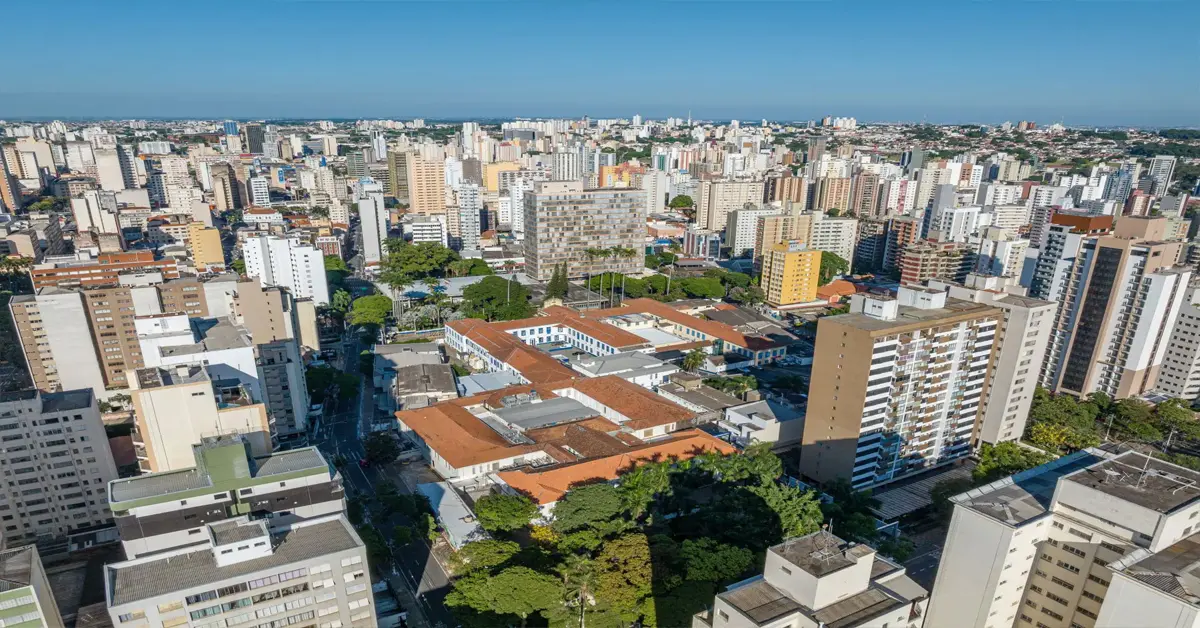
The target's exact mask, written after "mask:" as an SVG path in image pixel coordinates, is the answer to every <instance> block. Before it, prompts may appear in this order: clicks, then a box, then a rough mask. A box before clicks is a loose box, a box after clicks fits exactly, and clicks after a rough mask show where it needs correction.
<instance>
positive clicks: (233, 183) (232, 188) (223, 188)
mask: <svg viewBox="0 0 1200 628" xmlns="http://www.w3.org/2000/svg"><path fill="white" fill-rule="evenodd" d="M236 170H237V169H236V168H235V167H234V166H233V165H231V164H228V163H225V162H218V163H215V164H211V165H210V166H209V171H210V174H211V175H212V194H213V204H214V205H216V207H217V211H218V212H223V211H228V210H230V209H241V208H242V207H244V203H243V195H242V194H241V192H240V189H241V188H240V186H239V185H238V176H237V172H236Z"/></svg>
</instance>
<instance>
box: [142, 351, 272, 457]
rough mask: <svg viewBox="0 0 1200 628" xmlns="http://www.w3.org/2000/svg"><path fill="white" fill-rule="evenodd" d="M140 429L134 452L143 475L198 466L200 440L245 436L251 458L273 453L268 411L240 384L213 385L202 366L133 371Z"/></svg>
mask: <svg viewBox="0 0 1200 628" xmlns="http://www.w3.org/2000/svg"><path fill="white" fill-rule="evenodd" d="M130 377H131V381H130V390H129V396H130V397H131V398H132V399H133V410H134V420H135V422H136V426H137V427H136V430H135V431H134V433H133V440H134V449H135V450H136V451H137V456H138V464H139V465H140V466H141V468H142V470H143V471H151V472H158V471H172V470H176V469H186V468H189V467H191V466H193V465H194V464H195V458H194V456H193V455H192V446H193V445H196V444H198V443H200V441H201V439H203V438H206V437H212V436H220V435H225V434H241V435H242V436H243V437H244V438H245V439H246V441H247V442H248V443H249V445H250V451H251V454H252V455H253V456H265V455H269V454H270V453H271V450H272V449H273V448H274V443H273V442H272V440H271V425H270V422H269V421H268V420H267V408H266V406H265V405H263V404H261V403H253V399H251V396H250V393H249V391H247V390H246V389H245V388H243V387H242V386H240V385H239V384H238V383H237V382H236V381H224V380H218V381H213V380H212V379H211V378H210V377H209V373H208V369H207V368H206V367H204V366H201V365H198V364H192V365H179V366H173V367H169V368H154V367H152V368H143V369H136V370H131V371H130Z"/></svg>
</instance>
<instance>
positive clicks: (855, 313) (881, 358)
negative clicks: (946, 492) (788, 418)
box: [800, 287, 1003, 488]
mask: <svg viewBox="0 0 1200 628" xmlns="http://www.w3.org/2000/svg"><path fill="white" fill-rule="evenodd" d="M1002 318H1003V313H1002V312H1001V311H1000V310H999V309H997V308H994V307H991V306H988V305H984V304H979V303H970V302H967V301H961V300H959V299H950V298H947V297H946V293H945V292H941V291H936V290H930V289H928V288H911V287H901V288H900V290H899V292H898V294H897V296H896V297H894V298H893V297H887V296H880V295H873V294H857V295H854V296H852V297H851V301H850V313H849V314H843V315H840V316H827V317H825V318H822V319H821V320H820V322H819V324H818V325H817V342H816V351H815V356H816V357H815V359H814V361H813V367H812V379H811V380H810V382H809V392H808V395H809V396H808V411H807V414H806V418H805V424H804V439H803V441H802V449H801V457H800V470H801V473H803V474H804V475H805V476H807V477H808V478H811V479H814V480H817V481H818V482H828V481H830V480H833V479H835V478H843V479H847V480H850V481H851V482H852V484H853V485H854V487H855V488H867V487H870V486H874V485H879V484H883V483H886V482H890V481H893V480H896V479H899V478H902V477H905V476H907V475H910V474H913V473H917V472H919V471H922V470H925V469H928V468H930V467H932V466H936V465H941V464H945V463H949V462H953V461H954V460H959V459H962V458H964V457H966V456H967V455H968V454H970V452H971V439H972V437H973V435H974V433H975V430H976V426H977V424H978V422H979V420H980V418H981V417H982V416H983V406H982V400H983V398H984V396H985V393H986V388H987V377H988V374H989V372H990V371H991V369H992V364H993V361H994V349H993V347H994V345H995V339H996V330H997V328H998V327H999V324H1000V321H1001V320H1002Z"/></svg>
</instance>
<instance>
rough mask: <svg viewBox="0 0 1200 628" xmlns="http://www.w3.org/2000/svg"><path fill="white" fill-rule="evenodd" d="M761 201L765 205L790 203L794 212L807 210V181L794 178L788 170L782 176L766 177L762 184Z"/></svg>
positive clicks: (801, 178)
mask: <svg viewBox="0 0 1200 628" xmlns="http://www.w3.org/2000/svg"><path fill="white" fill-rule="evenodd" d="M764 185H765V186H766V187H765V189H764V191H763V201H764V202H767V203H771V202H781V203H786V202H787V201H791V202H792V203H794V204H795V205H796V206H795V209H796V211H804V210H806V209H808V179H805V178H804V177H798V176H794V175H793V174H792V172H791V171H790V170H788V171H785V172H784V173H783V176H779V177H768V178H767V180H766V181H765V182H764Z"/></svg>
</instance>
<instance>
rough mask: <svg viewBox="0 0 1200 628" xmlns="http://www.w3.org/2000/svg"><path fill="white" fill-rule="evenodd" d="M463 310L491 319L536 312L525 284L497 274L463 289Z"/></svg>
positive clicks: (499, 319) (509, 317)
mask: <svg viewBox="0 0 1200 628" xmlns="http://www.w3.org/2000/svg"><path fill="white" fill-rule="evenodd" d="M356 303H357V301H356ZM463 310H464V311H465V312H466V313H467V314H468V315H469V316H471V317H473V318H484V319H487V320H490V321H510V320H516V319H519V318H529V317H530V316H533V313H534V308H533V305H531V304H530V303H529V290H527V289H526V288H525V286H522V285H521V284H519V283H517V282H515V281H509V280H507V279H504V278H501V277H495V276H493V277H485V278H484V279H483V280H482V281H480V282H478V283H476V284H474V285H470V286H467V288H466V289H465V290H463Z"/></svg>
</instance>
